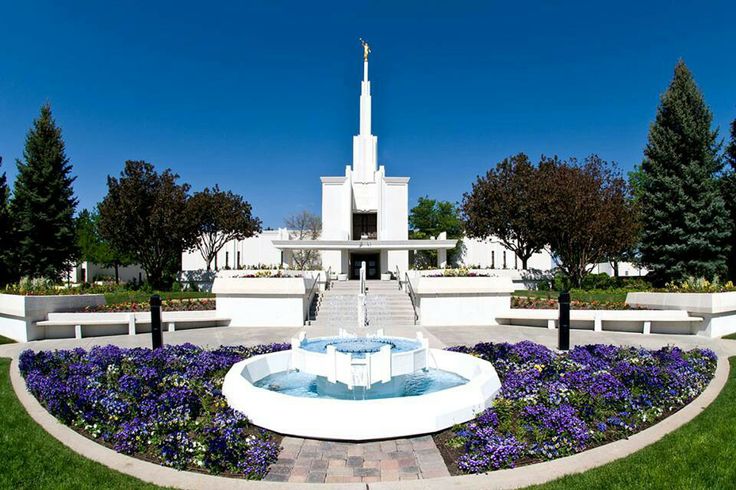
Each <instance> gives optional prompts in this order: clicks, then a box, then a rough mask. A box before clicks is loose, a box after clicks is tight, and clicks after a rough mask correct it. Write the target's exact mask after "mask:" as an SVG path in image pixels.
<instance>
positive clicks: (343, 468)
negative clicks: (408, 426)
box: [265, 436, 450, 483]
mask: <svg viewBox="0 0 736 490" xmlns="http://www.w3.org/2000/svg"><path fill="white" fill-rule="evenodd" d="M282 447H283V449H282V451H281V453H280V454H279V460H278V462H277V463H276V464H274V465H272V466H271V469H270V471H269V472H268V475H266V478H265V480H266V481H282V482H291V483H301V482H307V483H357V482H365V483H369V482H378V481H396V480H417V479H420V478H438V477H441V476H450V473H449V472H448V471H447V468H446V467H445V463H444V461H443V460H442V456H441V455H440V452H439V450H438V449H437V447H436V446H435V444H434V441H433V440H432V437H431V436H421V437H411V438H406V439H393V440H388V441H375V442H360V443H351V442H336V441H318V440H313V439H300V438H297V437H286V438H284V440H283V442H282Z"/></svg>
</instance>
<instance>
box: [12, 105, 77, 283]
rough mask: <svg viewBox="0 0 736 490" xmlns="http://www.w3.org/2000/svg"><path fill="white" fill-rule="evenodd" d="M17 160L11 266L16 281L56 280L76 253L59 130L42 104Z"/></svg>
mask: <svg viewBox="0 0 736 490" xmlns="http://www.w3.org/2000/svg"><path fill="white" fill-rule="evenodd" d="M23 159H24V161H23V162H21V161H20V160H18V161H17V165H18V175H17V177H16V181H15V188H14V192H13V199H12V201H11V206H10V209H11V215H12V217H13V222H14V227H15V237H16V240H17V247H16V258H15V263H16V264H17V267H18V269H19V272H20V274H21V275H22V276H28V277H47V278H53V279H59V278H60V277H61V275H62V274H63V272H64V271H66V270H67V269H68V268H69V265H70V263H71V262H72V261H73V260H74V258H75V256H76V254H77V245H76V240H75V232H74V208H75V207H76V205H77V200H76V198H75V197H74V190H73V189H72V183H73V182H74V180H75V178H74V177H72V176H71V171H72V166H71V164H70V163H69V159H68V158H67V157H66V154H65V151H64V141H63V140H62V138H61V129H60V128H59V127H58V126H56V123H55V122H54V119H53V117H52V115H51V107H50V106H49V105H48V104H45V105H44V106H42V107H41V114H40V115H39V117H38V119H36V120H35V121H34V122H33V127H32V128H31V130H30V131H29V132H28V135H27V136H26V145H25V149H24V150H23Z"/></svg>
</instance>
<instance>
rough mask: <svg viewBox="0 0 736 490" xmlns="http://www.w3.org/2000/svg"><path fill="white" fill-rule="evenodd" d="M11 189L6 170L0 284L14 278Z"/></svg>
mask: <svg viewBox="0 0 736 490" xmlns="http://www.w3.org/2000/svg"><path fill="white" fill-rule="evenodd" d="M2 163H3V158H2V157H0V166H2ZM9 198H10V191H9V190H8V181H7V178H6V177H5V172H3V173H2V174H0V286H3V285H5V284H7V283H8V282H10V281H11V280H12V279H13V273H12V267H11V264H12V258H11V257H10V251H11V250H13V245H12V242H13V235H12V230H11V227H10V211H9V209H8V199H9Z"/></svg>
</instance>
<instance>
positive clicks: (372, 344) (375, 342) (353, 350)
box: [301, 337, 422, 358]
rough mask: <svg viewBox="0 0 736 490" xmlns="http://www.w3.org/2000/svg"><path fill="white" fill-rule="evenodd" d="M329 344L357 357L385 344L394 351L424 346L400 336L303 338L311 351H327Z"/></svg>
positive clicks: (305, 345) (304, 347)
mask: <svg viewBox="0 0 736 490" xmlns="http://www.w3.org/2000/svg"><path fill="white" fill-rule="evenodd" d="M328 345H334V346H335V350H337V351H338V352H344V353H347V354H352V355H353V357H356V358H361V357H365V355H366V354H367V353H373V352H378V351H379V350H381V347H383V346H385V345H390V346H391V351H392V352H408V351H411V350H416V349H419V348H420V347H421V346H422V344H421V343H420V342H419V341H418V340H411V339H403V338H398V337H327V338H317V339H306V340H303V341H302V343H301V348H302V349H304V350H307V351H310V352H325V351H326V350H327V346H328Z"/></svg>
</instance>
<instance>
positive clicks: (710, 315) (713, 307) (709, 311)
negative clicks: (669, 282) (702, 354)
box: [626, 292, 736, 337]
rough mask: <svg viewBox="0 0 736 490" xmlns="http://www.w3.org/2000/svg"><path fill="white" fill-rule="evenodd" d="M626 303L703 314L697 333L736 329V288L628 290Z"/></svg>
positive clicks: (724, 332)
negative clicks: (671, 291)
mask: <svg viewBox="0 0 736 490" xmlns="http://www.w3.org/2000/svg"><path fill="white" fill-rule="evenodd" d="M626 304H628V305H631V306H635V307H638V308H649V309H653V310H665V309H667V310H685V311H687V312H688V313H690V314H692V315H696V316H699V317H702V318H703V321H702V322H700V323H699V324H698V325H697V330H696V332H695V333H697V334H698V335H702V336H705V337H723V336H724V335H728V334H732V333H734V332H736V292H727V293H646V292H643V293H628V294H627V295H626Z"/></svg>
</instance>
